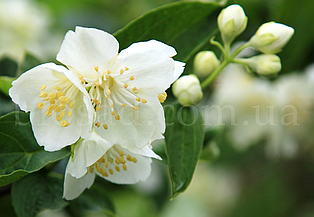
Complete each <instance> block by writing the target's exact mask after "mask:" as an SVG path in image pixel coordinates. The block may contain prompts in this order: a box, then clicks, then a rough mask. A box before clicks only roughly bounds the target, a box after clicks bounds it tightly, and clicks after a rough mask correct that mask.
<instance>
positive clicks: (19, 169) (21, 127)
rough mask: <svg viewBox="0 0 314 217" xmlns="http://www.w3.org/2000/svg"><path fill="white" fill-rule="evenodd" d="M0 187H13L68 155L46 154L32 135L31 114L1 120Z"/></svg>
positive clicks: (3, 117) (62, 151) (61, 152)
mask: <svg viewBox="0 0 314 217" xmlns="http://www.w3.org/2000/svg"><path fill="white" fill-rule="evenodd" d="M0 141H1V143H0V186H3V185H7V184H10V183H12V182H14V181H16V180H18V179H20V178H22V177H23V176H25V175H27V174H29V173H33V172H36V171H38V170H39V169H41V168H43V167H44V166H46V165H48V164H50V163H52V162H55V161H58V160H60V159H63V158H65V157H67V156H69V154H70V152H69V151H67V150H65V149H63V150H60V151H56V152H46V151H45V150H44V149H43V147H40V146H39V145H38V144H37V142H36V140H35V138H34V135H33V131H32V127H31V124H30V121H29V115H28V114H27V113H24V112H12V113H9V114H7V115H5V116H2V117H0Z"/></svg>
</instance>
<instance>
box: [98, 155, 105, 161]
mask: <svg viewBox="0 0 314 217" xmlns="http://www.w3.org/2000/svg"><path fill="white" fill-rule="evenodd" d="M97 162H99V163H104V162H105V158H104V156H101V158H99V159H98V160H97Z"/></svg>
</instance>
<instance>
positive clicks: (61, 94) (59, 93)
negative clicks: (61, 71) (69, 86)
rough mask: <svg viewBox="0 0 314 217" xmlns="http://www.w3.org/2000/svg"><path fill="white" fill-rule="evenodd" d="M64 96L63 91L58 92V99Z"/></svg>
mask: <svg viewBox="0 0 314 217" xmlns="http://www.w3.org/2000/svg"><path fill="white" fill-rule="evenodd" d="M63 95H64V93H63V92H62V91H60V90H59V91H58V92H57V98H59V97H61V96H63Z"/></svg>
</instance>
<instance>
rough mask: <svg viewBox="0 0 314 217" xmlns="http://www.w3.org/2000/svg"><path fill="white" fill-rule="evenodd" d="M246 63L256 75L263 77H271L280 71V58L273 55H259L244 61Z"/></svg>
mask: <svg viewBox="0 0 314 217" xmlns="http://www.w3.org/2000/svg"><path fill="white" fill-rule="evenodd" d="M246 63H247V64H248V65H249V66H250V68H251V69H252V70H253V71H255V72H256V73H257V74H259V75H261V76H265V77H269V76H273V75H275V74H277V73H278V72H279V71H280V70H281V63H280V58H279V57H278V56H277V55H275V54H261V55H258V56H254V57H251V58H249V59H246Z"/></svg>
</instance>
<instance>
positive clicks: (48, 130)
mask: <svg viewBox="0 0 314 217" xmlns="http://www.w3.org/2000/svg"><path fill="white" fill-rule="evenodd" d="M12 85H13V86H12V88H11V89H10V90H9V95H10V96H11V98H12V100H13V101H14V102H15V103H17V104H18V105H19V107H20V108H21V110H23V111H26V112H30V120H31V123H32V127H33V131H34V135H35V138H36V140H37V142H38V144H39V145H41V146H44V147H45V149H46V150H47V151H55V150H59V149H61V148H63V147H65V146H66V145H71V144H73V143H74V142H76V141H77V140H78V139H79V138H80V137H88V136H89V133H90V129H91V125H92V121H93V108H92V104H91V102H90V97H89V95H88V93H87V91H86V89H85V88H84V87H83V86H82V84H81V81H80V80H79V79H78V78H77V76H76V75H75V74H74V73H73V72H71V71H69V70H67V69H66V68H64V67H63V66H57V65H55V64H54V63H46V64H42V65H39V66H37V67H35V68H33V69H31V70H29V71H27V72H25V73H24V74H22V75H21V76H20V77H19V78H18V79H17V80H15V81H13V82H12Z"/></svg>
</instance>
